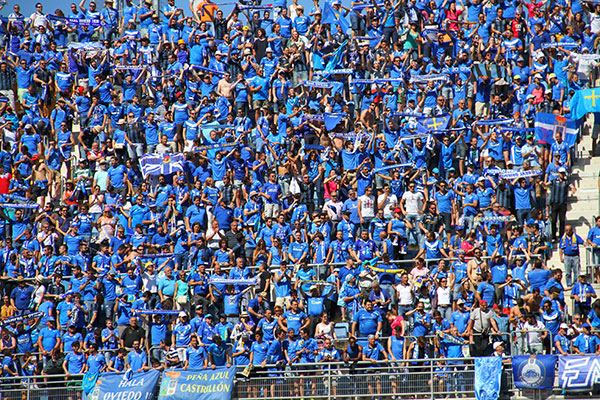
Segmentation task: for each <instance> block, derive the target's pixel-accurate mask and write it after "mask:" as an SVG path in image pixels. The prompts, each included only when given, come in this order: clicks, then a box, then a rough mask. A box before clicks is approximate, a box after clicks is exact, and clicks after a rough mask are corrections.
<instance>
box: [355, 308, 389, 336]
mask: <svg viewBox="0 0 600 400" xmlns="http://www.w3.org/2000/svg"><path fill="white" fill-rule="evenodd" d="M352 321H353V322H357V323H358V332H359V334H360V336H369V335H374V334H375V333H377V324H378V323H379V322H382V321H383V320H382V318H381V313H379V312H377V311H375V310H373V311H370V312H369V311H367V310H365V309H362V310H359V311H358V312H357V313H356V314H354V317H353V318H352Z"/></svg>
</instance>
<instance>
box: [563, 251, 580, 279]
mask: <svg viewBox="0 0 600 400" xmlns="http://www.w3.org/2000/svg"><path fill="white" fill-rule="evenodd" d="M579 271H580V265H579V255H576V256H567V255H565V275H566V280H567V286H568V287H571V286H572V285H573V282H575V281H577V278H578V277H579Z"/></svg>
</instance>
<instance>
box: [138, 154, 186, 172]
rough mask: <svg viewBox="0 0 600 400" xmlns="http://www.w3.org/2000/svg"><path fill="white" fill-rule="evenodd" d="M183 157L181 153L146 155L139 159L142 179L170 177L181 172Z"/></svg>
mask: <svg viewBox="0 0 600 400" xmlns="http://www.w3.org/2000/svg"><path fill="white" fill-rule="evenodd" d="M184 163H185V157H184V155H183V153H165V154H154V153H153V154H146V155H145V156H144V157H142V158H141V159H140V168H141V169H142V174H143V175H144V178H146V177H147V176H148V175H161V174H163V175H170V174H173V173H175V172H183V165H184Z"/></svg>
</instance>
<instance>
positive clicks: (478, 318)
mask: <svg viewBox="0 0 600 400" xmlns="http://www.w3.org/2000/svg"><path fill="white" fill-rule="evenodd" d="M467 329H468V331H469V336H470V338H469V341H470V342H471V343H472V345H471V347H472V349H471V355H472V356H473V357H485V356H487V355H488V354H489V353H490V352H489V351H488V350H489V349H488V347H489V344H490V333H491V334H498V333H499V332H498V325H497V324H496V320H495V319H494V312H493V311H492V310H490V309H488V304H487V301H485V300H481V301H480V302H479V307H478V308H475V309H473V311H471V319H470V321H469V327H468V328H467Z"/></svg>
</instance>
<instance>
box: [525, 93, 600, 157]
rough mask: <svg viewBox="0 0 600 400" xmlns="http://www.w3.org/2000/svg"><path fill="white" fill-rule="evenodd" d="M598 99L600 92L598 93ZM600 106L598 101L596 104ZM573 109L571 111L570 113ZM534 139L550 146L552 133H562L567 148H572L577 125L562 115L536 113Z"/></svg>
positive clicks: (575, 139)
mask: <svg viewBox="0 0 600 400" xmlns="http://www.w3.org/2000/svg"><path fill="white" fill-rule="evenodd" d="M598 93H599V94H598V97H600V90H599V91H598ZM598 104H599V105H600V100H599V102H598ZM572 111H573V109H571V112H572ZM534 127H535V139H536V140H538V141H541V142H544V143H547V144H549V145H552V144H553V143H554V142H555V140H554V132H555V131H558V132H562V138H563V141H564V142H565V143H567V144H568V145H569V147H573V146H574V145H575V142H576V141H577V134H578V133H579V123H578V122H577V121H576V120H573V119H567V118H565V117H564V116H562V115H555V114H548V113H537V114H536V116H535V124H534Z"/></svg>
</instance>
